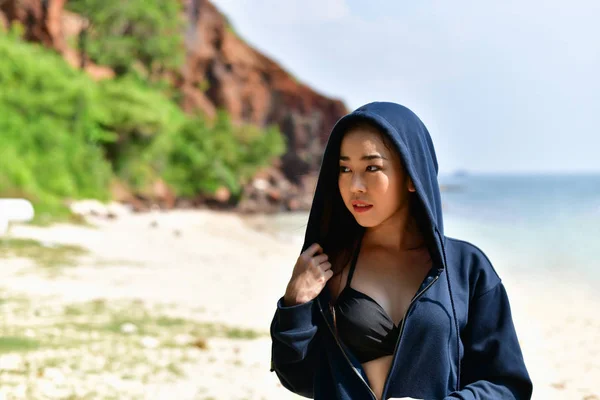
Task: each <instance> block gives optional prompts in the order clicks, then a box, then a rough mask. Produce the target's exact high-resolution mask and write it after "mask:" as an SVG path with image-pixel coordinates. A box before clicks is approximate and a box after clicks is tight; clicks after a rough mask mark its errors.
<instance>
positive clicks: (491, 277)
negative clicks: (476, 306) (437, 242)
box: [445, 236, 502, 296]
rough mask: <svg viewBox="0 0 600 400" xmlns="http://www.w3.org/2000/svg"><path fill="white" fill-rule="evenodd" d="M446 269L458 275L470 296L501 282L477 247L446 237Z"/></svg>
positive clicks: (488, 260) (487, 258) (485, 256)
mask: <svg viewBox="0 0 600 400" xmlns="http://www.w3.org/2000/svg"><path fill="white" fill-rule="evenodd" d="M445 247H446V253H447V264H448V265H447V267H448V268H450V269H451V272H452V273H454V274H455V275H458V278H459V279H460V280H462V281H463V284H464V285H468V286H469V289H470V290H469V292H471V294H472V295H475V296H477V295H479V294H483V293H485V292H486V291H488V290H491V289H493V288H494V287H495V286H496V285H498V284H499V283H500V282H501V281H502V280H501V278H500V275H499V274H498V272H497V271H496V269H495V268H494V266H493V264H492V262H491V261H490V259H489V257H488V256H487V254H486V253H485V252H484V251H483V250H482V249H481V248H480V247H479V246H477V245H475V244H473V243H471V242H468V241H466V240H461V239H456V238H450V237H447V236H446V240H445Z"/></svg>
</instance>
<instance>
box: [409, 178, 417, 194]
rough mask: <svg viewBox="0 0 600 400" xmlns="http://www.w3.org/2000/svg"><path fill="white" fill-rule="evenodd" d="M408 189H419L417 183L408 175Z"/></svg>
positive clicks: (412, 190)
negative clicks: (416, 186)
mask: <svg viewBox="0 0 600 400" xmlns="http://www.w3.org/2000/svg"><path fill="white" fill-rule="evenodd" d="M408 191H409V192H416V191H417V189H415V184H414V183H413V181H412V179H410V177H408Z"/></svg>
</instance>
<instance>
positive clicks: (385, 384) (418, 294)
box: [381, 272, 440, 399]
mask: <svg viewBox="0 0 600 400" xmlns="http://www.w3.org/2000/svg"><path fill="white" fill-rule="evenodd" d="M439 277H440V273H439V272H438V274H437V275H436V276H435V278H433V281H431V282H430V283H429V285H427V286H426V287H425V288H424V289H423V290H421V292H419V293H417V295H416V296H415V297H413V299H412V300H411V301H410V304H409V305H408V308H407V309H406V312H405V313H404V318H402V323H401V324H400V333H399V334H398V340H396V346H395V347H394V353H393V355H394V357H393V358H392V365H391V366H390V370H389V371H388V375H387V377H386V378H385V383H384V385H383V392H381V398H382V399H385V395H386V394H387V390H388V386H389V384H390V382H389V381H390V377H391V376H393V375H394V367H395V366H396V353H397V352H398V347H399V346H400V341H401V340H402V334H403V333H404V323H405V321H406V316H407V315H408V312H409V311H410V309H411V307H412V305H413V304H414V302H415V301H417V300H418V299H419V298H420V297H421V296H422V295H423V293H425V292H426V291H427V290H428V289H429V288H430V287H431V286H432V285H433V284H434V283H435V282H436V281H437V280H438V279H439Z"/></svg>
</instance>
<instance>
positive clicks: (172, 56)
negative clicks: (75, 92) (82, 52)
mask: <svg viewBox="0 0 600 400" xmlns="http://www.w3.org/2000/svg"><path fill="white" fill-rule="evenodd" d="M67 8H69V9H70V10H71V11H74V12H76V13H79V14H81V15H83V16H85V17H87V18H88V20H89V21H90V23H91V25H90V27H89V29H88V31H87V33H88V35H87V41H86V53H87V54H88V55H89V56H90V57H91V59H92V60H94V61H95V62H97V63H100V64H104V65H109V66H111V67H113V68H114V69H115V71H117V74H119V75H122V74H123V75H124V74H127V73H128V72H131V71H132V70H133V69H134V68H135V65H136V63H141V65H143V66H144V68H145V70H146V72H147V73H148V76H149V77H151V78H152V77H154V76H156V75H157V74H159V73H160V72H162V71H164V70H166V69H172V68H176V67H178V66H180V65H181V63H182V62H183V54H184V53H183V20H182V5H181V2H180V1H177V0H155V1H147V0H127V1H121V0H70V1H69V2H68V3H67Z"/></svg>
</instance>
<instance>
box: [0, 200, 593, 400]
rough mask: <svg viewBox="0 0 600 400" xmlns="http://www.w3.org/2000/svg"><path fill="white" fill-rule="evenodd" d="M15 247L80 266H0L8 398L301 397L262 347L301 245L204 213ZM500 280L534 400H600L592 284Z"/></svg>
mask: <svg viewBox="0 0 600 400" xmlns="http://www.w3.org/2000/svg"><path fill="white" fill-rule="evenodd" d="M11 238H12V239H33V240H35V241H38V242H39V243H41V244H42V246H43V247H44V248H49V249H52V248H61V246H70V245H76V246H79V247H78V248H81V249H85V253H84V254H79V255H77V257H76V258H75V261H73V262H72V263H71V264H72V265H64V266H61V265H53V266H52V267H48V266H40V265H36V263H35V261H33V260H31V259H30V258H28V257H23V256H22V255H21V256H16V257H15V256H14V255H11V256H7V257H3V258H2V268H0V278H1V282H2V283H1V284H0V310H1V318H2V323H1V324H0V327H1V328H0V329H2V330H3V332H2V334H1V336H3V337H5V338H9V339H10V340H7V339H5V342H4V343H3V344H2V347H1V348H0V399H3V398H6V399H46V398H52V399H55V398H73V399H75V398H77V399H79V398H85V399H88V398H89V399H96V398H98V399H105V398H106V399H108V398H114V399H117V398H118V399H175V398H176V399H204V400H208V399H294V398H300V397H298V396H295V395H293V394H291V393H290V392H288V391H287V390H286V389H284V388H283V387H281V385H280V384H279V382H278V380H277V378H276V376H275V374H274V373H271V372H269V360H270V338H269V336H268V328H269V323H270V321H271V318H272V315H273V312H274V308H275V303H276V301H277V299H278V298H279V297H280V296H281V295H282V294H283V291H284V290H285V286H286V283H287V281H288V279H289V277H290V274H291V270H292V266H293V265H294V262H295V260H296V258H297V256H298V254H299V251H300V248H299V246H298V245H297V244H293V243H291V242H290V241H289V240H284V239H281V238H278V237H277V236H276V235H274V234H272V233H270V232H268V231H261V230H257V229H256V227H255V225H252V224H248V223H247V222H245V221H244V219H242V218H241V217H239V216H237V215H235V214H232V213H221V212H215V211H207V210H198V211H169V212H153V213H147V214H126V215H122V216H120V217H119V218H116V219H102V218H92V219H90V226H75V225H67V224H64V225H55V226H52V227H45V228H43V227H33V226H28V225H19V226H14V227H13V229H12V231H11ZM503 280H504V282H505V285H506V287H507V291H508V293H509V296H510V299H511V304H512V309H513V316H514V321H515V325H516V327H517V331H518V334H519V338H520V340H521V343H522V346H523V351H524V354H525V359H526V363H527V366H528V368H529V371H530V374H531V376H532V379H533V380H534V398H535V399H586V400H593V399H597V400H600V313H598V310H599V309H600V300H599V298H598V295H597V294H596V293H595V292H594V291H593V290H592V285H588V284H581V285H575V284H573V283H572V282H570V281H569V282H566V281H561V280H558V279H553V278H551V277H544V278H539V277H538V278H535V279H534V278H532V279H528V278H526V277H524V276H521V275H519V276H517V275H515V276H507V275H503ZM11 343H12V345H11ZM11 346H12V347H11ZM13 347H14V348H15V349H16V350H15V351H12V350H11V349H12V348H13ZM7 349H8V350H11V351H8V350H7Z"/></svg>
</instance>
